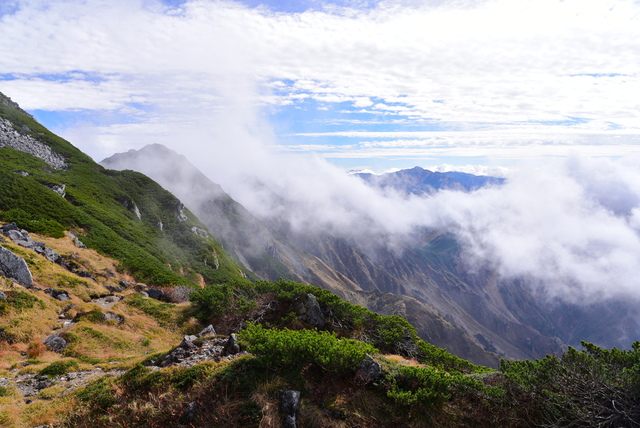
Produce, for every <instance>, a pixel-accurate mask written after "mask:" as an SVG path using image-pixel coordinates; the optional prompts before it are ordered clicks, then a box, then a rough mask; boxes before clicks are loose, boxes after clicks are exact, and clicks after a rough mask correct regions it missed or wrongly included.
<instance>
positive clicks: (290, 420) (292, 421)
mask: <svg viewBox="0 0 640 428" xmlns="http://www.w3.org/2000/svg"><path fill="white" fill-rule="evenodd" d="M298 410H300V391H284V392H283V393H282V396H281V397H280V411H281V412H282V413H284V419H283V421H282V426H283V427H285V428H296V426H297V424H296V415H297V413H298Z"/></svg>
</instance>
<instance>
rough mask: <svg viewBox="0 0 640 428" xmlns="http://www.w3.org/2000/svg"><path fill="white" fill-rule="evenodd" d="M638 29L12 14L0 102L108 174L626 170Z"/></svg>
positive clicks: (109, 5)
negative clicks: (238, 160) (289, 169)
mask: <svg viewBox="0 0 640 428" xmlns="http://www.w3.org/2000/svg"><path fill="white" fill-rule="evenodd" d="M639 21H640V5H639V4H638V3H637V2H634V1H629V0H608V1H599V0H584V1H577V0H568V1H560V0H541V1H532V0H463V1H447V0H440V1H435V0H434V1H413V0H378V1H367V0H340V1H321V0H305V1H293V0H291V1H289V0H283V1H270V2H261V1H258V0H244V1H236V2H234V1H227V0H216V1H213V0H162V1H161V0H136V1H125V0H113V1H107V0H95V1H90V2H86V1H80V0H51V1H47V2H45V1H33V0H6V1H4V2H2V4H1V5H0V33H1V34H3V37H2V40H0V70H1V71H2V74H0V91H2V92H4V93H5V94H7V95H9V96H11V97H12V98H14V99H15V100H16V101H18V102H19V103H20V104H21V105H22V106H23V107H24V108H26V109H27V110H29V111H31V112H32V113H33V114H34V115H35V116H36V117H37V118H38V120H40V121H41V122H42V123H43V124H45V125H46V126H48V127H50V128H52V129H53V130H54V131H56V132H58V133H60V134H61V135H63V136H65V137H66V138H68V139H69V140H71V141H72V142H73V143H74V144H75V145H77V146H79V147H80V148H81V149H82V150H84V151H86V152H87V153H89V154H90V155H91V156H93V157H94V158H95V159H97V160H100V159H102V158H103V157H106V156H109V155H111V154H112V153H114V152H118V151H124V150H127V149H129V148H139V147H141V146H142V145H144V144H148V143H150V142H160V143H163V144H167V145H169V146H171V145H172V144H174V145H175V144H176V141H178V140H180V141H181V142H180V145H179V148H180V149H182V151H185V152H187V154H191V153H199V152H200V151H201V150H202V147H208V148H211V147H220V148H223V149H224V150H225V151H232V150H233V149H232V146H238V147H239V149H238V150H239V151H243V150H246V148H247V147H253V146H252V145H255V144H259V145H262V146H264V147H268V148H269V150H271V151H273V152H278V153H284V154H295V155H299V156H319V157H321V158H324V159H326V160H328V161H329V162H331V163H333V164H335V165H338V166H340V167H341V168H344V169H372V170H375V171H378V172H380V171H384V170H388V169H393V168H406V167H412V166H414V165H420V166H425V167H434V166H438V165H443V164H447V165H453V167H454V168H458V169H464V168H472V169H473V168H475V167H476V166H487V167H495V166H513V165H517V164H519V163H521V162H529V161H540V160H542V161H544V160H545V159H549V158H559V157H560V158H561V157H565V156H567V155H571V154H572V153H581V154H584V155H586V156H596V157H603V156H604V157H613V158H618V157H624V156H628V155H635V154H637V153H638V151H639V148H638V136H639V135H640V113H639V112H640V104H639V101H638V97H637V95H635V94H638V93H640V77H639V76H640V22H639ZM196 130H197V132H196Z"/></svg>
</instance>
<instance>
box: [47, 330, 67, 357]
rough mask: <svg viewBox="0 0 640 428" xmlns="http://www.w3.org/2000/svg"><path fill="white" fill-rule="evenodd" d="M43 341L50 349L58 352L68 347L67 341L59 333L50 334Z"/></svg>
mask: <svg viewBox="0 0 640 428" xmlns="http://www.w3.org/2000/svg"><path fill="white" fill-rule="evenodd" d="M43 343H44V344H45V346H46V347H47V348H48V349H49V350H51V351H53V352H58V353H60V352H62V351H63V350H64V349H65V348H66V347H67V341H66V340H64V339H63V338H62V337H60V336H58V335H57V334H52V335H51V336H48V337H47V338H46V339H45V340H44V341H43Z"/></svg>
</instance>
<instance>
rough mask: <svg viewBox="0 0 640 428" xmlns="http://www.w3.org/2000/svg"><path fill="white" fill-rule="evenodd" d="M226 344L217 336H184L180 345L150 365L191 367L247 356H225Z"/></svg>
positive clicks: (226, 340)
mask: <svg viewBox="0 0 640 428" xmlns="http://www.w3.org/2000/svg"><path fill="white" fill-rule="evenodd" d="M227 342H228V339H227V338H224V337H219V336H215V337H212V336H205V337H202V338H200V339H198V340H196V339H195V336H185V340H183V341H182V342H181V343H180V345H178V346H177V347H175V348H174V349H173V350H172V351H171V352H169V353H168V354H167V355H165V356H164V357H163V358H162V359H161V360H159V361H156V362H153V361H152V362H151V363H150V364H151V365H157V366H159V367H170V366H179V367H192V366H194V365H196V364H200V363H203V362H205V361H216V362H218V361H221V360H232V359H235V358H237V357H238V356H241V355H247V353H246V352H242V353H239V354H235V355H228V356H226V355H225V352H224V348H225V345H226V343H227Z"/></svg>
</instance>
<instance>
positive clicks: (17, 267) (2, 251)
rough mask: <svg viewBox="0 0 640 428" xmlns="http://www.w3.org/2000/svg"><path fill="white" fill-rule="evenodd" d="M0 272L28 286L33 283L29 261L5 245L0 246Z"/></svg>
mask: <svg viewBox="0 0 640 428" xmlns="http://www.w3.org/2000/svg"><path fill="white" fill-rule="evenodd" d="M0 273H3V274H4V276H6V277H7V278H11V279H13V280H14V281H16V282H17V283H19V284H21V285H23V286H25V287H27V288H29V287H31V286H32V285H33V276H32V275H31V271H30V270H29V267H28V266H27V262H25V261H24V259H23V258H22V257H18V256H16V255H15V254H13V253H12V252H11V251H9V250H7V249H6V248H4V247H0Z"/></svg>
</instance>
